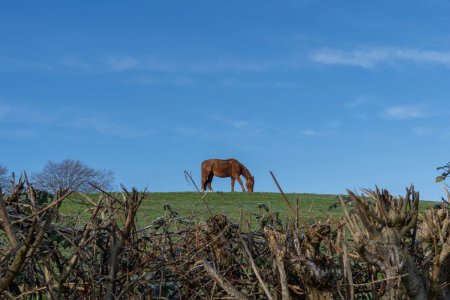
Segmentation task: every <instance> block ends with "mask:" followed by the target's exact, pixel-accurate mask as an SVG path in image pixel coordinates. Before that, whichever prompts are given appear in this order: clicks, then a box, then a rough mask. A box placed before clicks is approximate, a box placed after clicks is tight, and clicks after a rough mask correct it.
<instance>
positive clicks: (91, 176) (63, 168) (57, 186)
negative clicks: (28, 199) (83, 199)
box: [33, 159, 114, 194]
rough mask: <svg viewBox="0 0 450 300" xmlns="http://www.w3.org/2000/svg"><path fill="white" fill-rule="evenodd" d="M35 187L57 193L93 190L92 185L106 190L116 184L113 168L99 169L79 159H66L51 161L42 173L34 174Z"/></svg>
mask: <svg viewBox="0 0 450 300" xmlns="http://www.w3.org/2000/svg"><path fill="white" fill-rule="evenodd" d="M33 182H34V186H35V188H38V189H42V190H45V191H49V192H52V193H54V194H56V193H57V192H59V191H64V190H68V191H78V192H83V193H89V192H93V191H94V190H95V188H94V187H93V186H92V185H95V186H97V187H100V188H102V189H104V190H107V189H111V188H112V186H113V184H114V173H113V171H111V170H97V169H94V168H91V167H89V166H87V165H85V164H84V163H82V162H81V161H79V160H73V159H65V160H63V161H62V162H60V163H56V162H53V161H49V162H48V163H47V164H46V165H45V167H44V170H43V171H42V172H41V173H38V174H34V175H33Z"/></svg>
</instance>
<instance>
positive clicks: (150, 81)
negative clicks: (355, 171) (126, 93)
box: [132, 76, 196, 87]
mask: <svg viewBox="0 0 450 300" xmlns="http://www.w3.org/2000/svg"><path fill="white" fill-rule="evenodd" d="M132 82H134V83H137V84H140V85H147V86H163V85H174V86H178V87H184V86H189V85H192V84H194V83H195V82H196V81H195V80H194V79H192V78H190V77H187V76H170V77H165V78H162V77H161V76H159V77H155V76H143V77H138V78H136V79H134V80H133V81H132Z"/></svg>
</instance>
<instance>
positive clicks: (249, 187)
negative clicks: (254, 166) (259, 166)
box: [245, 176, 255, 193]
mask: <svg viewBox="0 0 450 300" xmlns="http://www.w3.org/2000/svg"><path fill="white" fill-rule="evenodd" d="M245 185H246V186H247V190H248V191H249V192H250V193H251V192H253V186H254V185H255V177H253V176H252V177H250V178H249V179H247V182H246V183H245Z"/></svg>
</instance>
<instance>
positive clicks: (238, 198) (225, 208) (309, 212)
mask: <svg viewBox="0 0 450 300" xmlns="http://www.w3.org/2000/svg"><path fill="white" fill-rule="evenodd" d="M286 196H287V198H288V199H289V201H290V203H291V205H292V206H293V207H294V208H295V207H296V203H297V199H298V202H299V211H300V215H301V216H302V218H303V220H304V221H306V222H309V223H310V222H315V221H317V220H326V219H327V218H329V217H330V216H332V217H340V216H341V215H342V209H341V208H340V206H337V207H336V208H333V209H329V207H330V206H331V205H332V204H334V203H336V200H337V196H336V195H329V194H303V193H288V194H286ZM91 197H92V198H94V199H95V198H96V197H98V195H92V196H91ZM202 197H203V198H202ZM166 203H167V204H169V205H170V206H171V208H172V209H173V210H174V211H176V212H178V213H179V216H180V217H188V216H194V219H196V220H200V221H201V220H205V219H206V218H208V217H209V214H210V213H209V210H211V212H212V213H213V214H219V213H223V214H226V215H227V216H229V217H231V218H232V219H234V220H239V219H240V218H245V219H246V220H248V221H250V222H251V223H252V224H253V223H254V222H257V221H256V218H255V215H257V214H263V213H264V211H263V210H262V209H259V208H258V204H259V203H263V204H265V205H267V206H268V207H269V208H270V211H271V212H277V211H278V212H280V218H281V219H282V220H284V219H286V218H288V217H289V216H291V212H290V209H289V207H288V205H287V204H286V202H285V200H284V198H283V197H282V195H281V194H280V193H263V192H257V193H241V192H234V193H229V192H214V193H213V192H210V193H206V195H203V194H201V193H196V192H160V193H148V194H147V196H146V198H145V199H144V200H143V202H142V204H141V206H140V208H139V211H138V223H139V224H140V225H141V226H144V225H147V224H149V223H150V222H152V221H153V220H155V219H156V218H157V217H160V216H165V214H166V213H167V211H166V210H164V205H165V204H166ZM435 204H436V202H432V201H421V203H420V209H421V210H424V209H426V208H430V207H432V206H434V205H435ZM89 207H90V206H89V205H88V204H86V202H85V201H83V200H82V199H81V198H80V197H77V196H74V197H71V198H70V199H67V200H65V202H64V203H63V205H62V207H61V210H60V211H61V213H63V214H64V215H67V216H68V217H74V216H77V215H78V214H80V216H81V219H83V216H86V215H87V214H85V213H84V211H85V210H86V209H88V208H89ZM208 208H209V210H208Z"/></svg>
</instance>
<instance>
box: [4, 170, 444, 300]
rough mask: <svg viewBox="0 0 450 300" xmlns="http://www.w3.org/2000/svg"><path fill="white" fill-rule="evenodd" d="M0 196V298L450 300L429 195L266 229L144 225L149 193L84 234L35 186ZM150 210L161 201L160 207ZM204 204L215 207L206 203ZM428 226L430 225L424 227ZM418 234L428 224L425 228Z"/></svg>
mask: <svg viewBox="0 0 450 300" xmlns="http://www.w3.org/2000/svg"><path fill="white" fill-rule="evenodd" d="M11 187H12V188H11V193H8V195H4V196H1V197H0V221H1V227H0V228H1V232H0V294H1V295H2V297H4V298H9V299H25V298H29V297H31V296H42V295H44V296H45V298H46V299H84V298H87V299H99V298H104V299H124V298H133V299H448V297H449V293H450V291H449V285H448V282H449V275H450V274H449V272H450V268H448V264H449V254H450V239H449V230H450V229H449V223H450V222H449V220H450V216H449V213H448V207H447V206H442V207H441V208H438V209H434V210H430V211H427V212H425V214H424V215H423V217H422V218H420V217H419V211H418V208H419V204H420V201H419V194H418V193H417V192H415V191H414V188H413V187H410V188H408V189H407V190H406V195H405V197H393V196H391V195H390V194H389V193H388V192H387V191H386V190H379V189H376V190H374V191H373V190H364V191H363V195H356V194H354V193H353V192H350V191H349V192H348V199H350V201H345V199H344V198H341V205H342V207H343V210H344V217H343V218H342V219H339V220H331V219H330V220H328V221H327V222H324V223H317V224H309V223H306V222H304V221H303V217H302V213H301V212H299V209H298V207H299V205H298V203H297V204H296V205H295V204H294V205H293V204H291V203H289V201H288V200H287V198H284V197H283V196H284V195H283V194H282V195H281V196H282V197H283V199H284V200H285V201H286V204H287V206H288V207H289V208H290V210H291V212H292V214H291V217H290V218H289V219H288V220H286V221H285V222H282V220H280V219H279V216H278V215H277V213H274V212H271V211H269V209H268V207H266V206H264V204H261V205H260V207H259V208H260V214H259V215H258V220H259V224H260V227H259V228H258V229H256V230H255V229H251V227H250V224H249V222H248V221H247V220H245V219H244V218H241V221H240V222H239V223H236V222H235V221H233V220H230V219H229V218H228V217H227V216H225V215H212V214H211V215H210V216H209V217H208V218H206V219H205V220H206V221H205V222H200V223H199V222H194V220H193V219H191V218H189V217H186V218H181V217H180V216H179V215H178V213H177V212H176V211H174V210H173V209H172V208H171V207H170V205H166V206H165V210H166V215H165V216H161V217H159V218H157V219H155V220H154V221H153V222H152V223H151V224H148V225H147V226H145V227H142V228H140V227H138V225H137V224H138V223H137V220H136V216H137V211H138V209H139V205H140V204H141V202H142V201H143V199H144V196H145V193H140V192H138V191H136V190H134V189H132V190H131V191H128V190H126V189H123V191H122V192H121V193H119V194H109V193H106V192H102V194H101V196H100V197H99V198H98V199H92V198H90V197H88V196H85V195H84V196H83V197H84V201H85V202H86V203H89V204H90V209H89V210H88V211H89V214H90V220H89V221H87V222H85V224H84V225H83V226H81V227H80V226H78V224H73V223H71V222H70V220H69V219H67V218H64V217H62V216H61V215H60V214H59V212H58V209H59V207H60V205H61V203H62V201H64V200H65V199H66V198H67V197H68V195H70V191H65V192H64V191H63V192H60V193H58V194H57V195H56V197H55V198H54V199H53V200H52V201H51V202H50V203H44V204H43V203H42V202H43V201H41V200H42V199H41V198H42V197H44V195H43V194H42V193H40V192H37V191H35V190H34V189H33V187H32V186H31V185H30V184H29V183H28V180H27V178H26V176H23V177H21V178H20V179H19V180H18V181H17V182H15V181H14V178H13V180H12V184H11ZM149 201H151V199H150V200H149ZM205 205H207V204H206V203H205ZM419 219H423V222H418V220H419ZM418 224H421V225H419V226H418Z"/></svg>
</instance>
